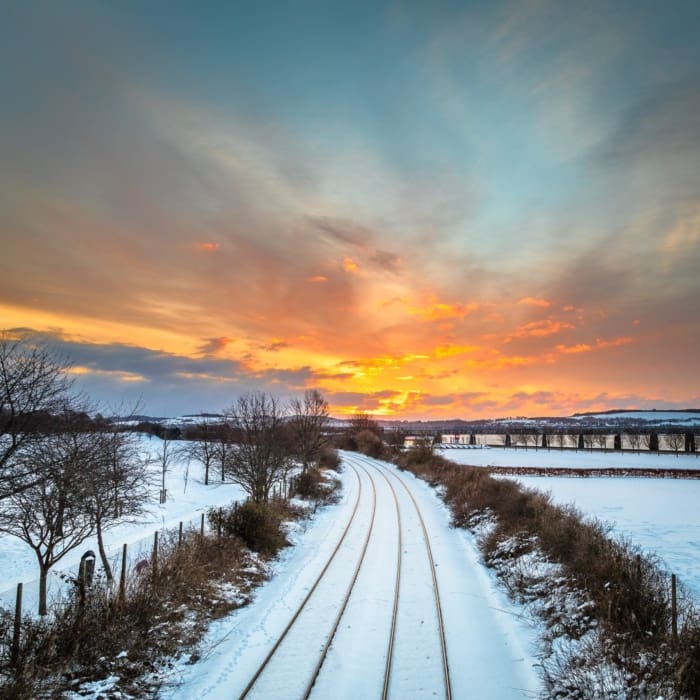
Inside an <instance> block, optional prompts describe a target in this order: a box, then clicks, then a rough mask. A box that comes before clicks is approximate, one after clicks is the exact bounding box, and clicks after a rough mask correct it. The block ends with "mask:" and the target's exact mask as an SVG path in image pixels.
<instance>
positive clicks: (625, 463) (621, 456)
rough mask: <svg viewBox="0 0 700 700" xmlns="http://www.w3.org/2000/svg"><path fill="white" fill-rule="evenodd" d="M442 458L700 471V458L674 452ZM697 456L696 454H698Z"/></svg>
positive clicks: (490, 453)
mask: <svg viewBox="0 0 700 700" xmlns="http://www.w3.org/2000/svg"><path fill="white" fill-rule="evenodd" d="M439 454H441V455H442V456H443V457H445V458H446V459H449V460H450V461H451V462H456V463H457V464H468V465H473V466H475V467H487V466H490V467H545V468H546V467H556V468H560V469H566V468H569V469H591V468H596V469H597V468H607V467H613V468H617V469H650V468H651V469H654V468H656V469H700V457H699V456H696V455H691V454H681V453H679V454H678V456H676V455H675V454H673V453H671V452H661V453H655V452H640V453H635V452H620V451H613V450H609V451H607V452H605V451H603V450H593V451H592V452H586V451H584V450H579V451H578V452H576V451H574V450H560V449H557V448H552V449H550V450H547V448H546V447H544V448H542V447H540V448H538V449H537V450H535V448H534V447H529V448H528V449H527V450H526V449H524V448H522V447H520V448H513V447H506V448H503V447H484V448H482V449H472V450H469V449H466V450H459V449H456V450H445V451H441V452H439ZM696 454H697V453H696Z"/></svg>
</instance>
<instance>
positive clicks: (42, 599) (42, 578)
mask: <svg viewBox="0 0 700 700" xmlns="http://www.w3.org/2000/svg"><path fill="white" fill-rule="evenodd" d="M48 573H49V570H48V568H47V567H45V566H44V564H43V562H42V563H41V564H39V615H46V613H47V612H48V611H47V608H46V576H47V574H48Z"/></svg>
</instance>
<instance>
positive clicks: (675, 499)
mask: <svg viewBox="0 0 700 700" xmlns="http://www.w3.org/2000/svg"><path fill="white" fill-rule="evenodd" d="M516 478H517V481H519V482H520V483H522V484H523V485H525V486H528V487H530V488H536V489H539V490H541V491H549V492H550V493H551V494H552V497H553V499H554V500H555V501H556V502H558V503H573V504H575V505H576V506H577V507H578V508H579V509H580V510H581V511H582V512H583V513H586V514H587V515H592V516H595V517H597V518H599V519H600V520H603V521H605V522H607V523H610V524H612V525H613V527H614V530H615V531H616V532H618V533H620V534H622V535H624V536H626V537H628V538H629V539H630V540H631V541H632V542H634V543H635V544H638V545H639V546H641V547H642V548H643V549H644V550H646V551H648V552H654V553H655V554H657V555H658V556H659V557H661V559H662V560H663V562H664V564H665V567H666V568H667V569H668V571H669V572H672V573H675V574H676V575H677V576H678V578H679V579H680V580H681V581H682V582H683V583H684V584H685V585H686V586H688V587H689V588H691V589H692V590H693V592H694V593H695V596H696V597H697V598H698V599H700V510H699V508H698V504H700V481H698V480H695V479H692V480H676V479H634V478H595V477H592V478H587V479H577V478H566V477H551V476H547V477H520V476H519V477H516Z"/></svg>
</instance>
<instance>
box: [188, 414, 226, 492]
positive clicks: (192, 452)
mask: <svg viewBox="0 0 700 700" xmlns="http://www.w3.org/2000/svg"><path fill="white" fill-rule="evenodd" d="M216 437H217V436H216V430H215V426H213V425H211V423H210V422H209V421H208V420H206V419H205V420H203V421H202V422H201V423H199V424H198V425H197V426H196V427H195V430H194V439H192V440H189V441H187V442H185V443H184V444H183V446H182V453H183V455H185V456H186V457H187V458H189V459H193V460H194V461H195V462H199V463H200V464H201V465H202V467H204V485H205V486H208V485H209V471H210V469H211V468H212V466H213V465H214V461H215V460H216V456H217V439H216Z"/></svg>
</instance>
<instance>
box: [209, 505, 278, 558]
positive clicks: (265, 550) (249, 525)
mask: <svg viewBox="0 0 700 700" xmlns="http://www.w3.org/2000/svg"><path fill="white" fill-rule="evenodd" d="M219 517H221V530H222V533H223V534H225V535H228V536H231V535H235V536H236V537H240V538H241V540H243V542H244V543H245V545H246V546H247V547H248V548H249V549H251V550H252V551H254V552H258V553H259V554H264V555H266V556H274V555H275V554H277V552H278V551H279V550H280V549H282V547H287V546H288V545H289V542H288V541H287V538H286V537H285V534H284V530H283V528H282V521H283V517H282V514H281V513H280V510H279V508H276V507H275V506H274V505H273V504H271V503H256V502H255V501H246V502H245V503H243V504H241V505H238V504H236V503H234V504H233V506H232V507H231V508H229V509H228V510H226V511H224V512H223V513H222V514H221V516H220V515H219V511H218V510H212V511H209V521H210V523H211V524H212V526H213V527H216V528H217V529H218V527H219Z"/></svg>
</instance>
